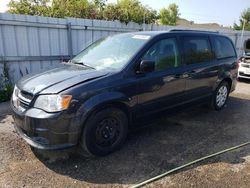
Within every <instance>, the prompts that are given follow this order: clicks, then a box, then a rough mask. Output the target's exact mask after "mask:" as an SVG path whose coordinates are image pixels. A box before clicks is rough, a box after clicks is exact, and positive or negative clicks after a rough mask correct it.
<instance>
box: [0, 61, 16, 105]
mask: <svg viewBox="0 0 250 188" xmlns="http://www.w3.org/2000/svg"><path fill="white" fill-rule="evenodd" d="M12 92H13V86H12V84H11V81H10V79H9V69H8V67H7V63H5V62H3V72H2V73H1V74H0V102H5V101H8V100H10V98H11V95H12Z"/></svg>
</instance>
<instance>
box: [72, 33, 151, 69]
mask: <svg viewBox="0 0 250 188" xmlns="http://www.w3.org/2000/svg"><path fill="white" fill-rule="evenodd" d="M149 38H150V37H149V36H146V35H139V34H120V35H114V36H110V37H107V38H104V39H101V40H98V41H96V42H94V43H93V44H92V45H90V46H89V47H88V48H86V49H85V50H83V51H82V52H80V53H79V54H78V55H77V56H76V57H75V58H73V59H72V62H73V63H82V64H84V65H86V66H89V67H92V68H94V69H96V70H103V69H114V70H121V69H122V68H123V67H124V66H125V65H126V64H127V63H128V61H129V60H130V59H131V58H132V57H133V55H134V54H135V53H136V52H137V51H138V50H139V49H140V48H141V47H142V46H143V45H144V44H145V43H146V42H147V41H148V40H149Z"/></svg>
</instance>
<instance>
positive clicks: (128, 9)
mask: <svg viewBox="0 0 250 188" xmlns="http://www.w3.org/2000/svg"><path fill="white" fill-rule="evenodd" d="M103 15H104V18H105V19H107V20H115V19H116V20H120V21H121V22H125V23H128V22H130V21H132V22H135V23H138V24H142V23H144V21H145V23H154V22H155V20H156V19H157V12H156V11H155V10H153V9H151V8H149V7H146V6H143V5H142V4H141V3H140V1H138V0H118V1H117V3H116V4H108V5H107V6H106V8H105V10H104V13H103Z"/></svg>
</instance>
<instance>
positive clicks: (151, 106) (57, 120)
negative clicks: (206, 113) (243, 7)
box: [11, 30, 238, 156]
mask: <svg viewBox="0 0 250 188" xmlns="http://www.w3.org/2000/svg"><path fill="white" fill-rule="evenodd" d="M237 69H238V62H237V55H236V51H235V47H234V45H233V43H232V41H231V40H230V39H229V38H228V37H226V36H223V35H220V34H218V33H213V32H205V31H187V30H170V31H167V32H136V33H125V34H119V35H114V36H109V37H107V38H104V39H100V40H98V41H96V42H94V43H93V44H92V45H90V46H89V47H87V48H86V49H84V50H83V51H82V52H80V53H79V54H78V55H77V56H76V57H74V58H73V59H72V60H70V61H69V62H67V63H62V64H61V65H60V67H59V68H56V69H52V70H49V71H46V72H43V73H40V74H35V75H29V76H27V77H24V78H22V79H21V80H20V81H18V82H17V83H16V85H15V89H14V92H13V96H12V100H11V107H12V110H13V116H14V120H15V128H16V130H17V132H18V133H19V134H20V136H21V137H22V138H24V139H25V140H26V141H27V142H28V143H29V144H30V145H31V146H33V147H35V148H38V149H49V150H53V149H63V148H68V147H72V146H79V147H81V148H82V149H83V150H84V151H85V152H87V153H88V154H91V155H95V156H104V155H107V154H109V153H111V152H113V151H115V150H116V149H118V148H119V147H120V146H121V145H122V144H123V143H124V141H125V139H126V136H127V133H128V130H129V128H131V127H133V126H134V125H135V124H134V123H133V122H135V121H137V120H140V119H143V118H144V117H150V116H151V115H153V114H156V113H159V112H160V111H167V110H171V111H172V110H173V109H174V108H177V107H180V106H190V105H192V104H194V102H195V103H204V102H206V103H209V104H210V105H211V106H212V107H213V108H214V109H215V110H221V109H222V108H223V107H224V106H225V104H226V102H227V99H228V95H229V93H230V92H232V91H233V90H234V89H235V85H236V79H237Z"/></svg>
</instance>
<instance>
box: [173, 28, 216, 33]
mask: <svg viewBox="0 0 250 188" xmlns="http://www.w3.org/2000/svg"><path fill="white" fill-rule="evenodd" d="M169 31H170V32H171V31H190V32H204V33H219V31H206V30H194V29H170V30H169Z"/></svg>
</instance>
